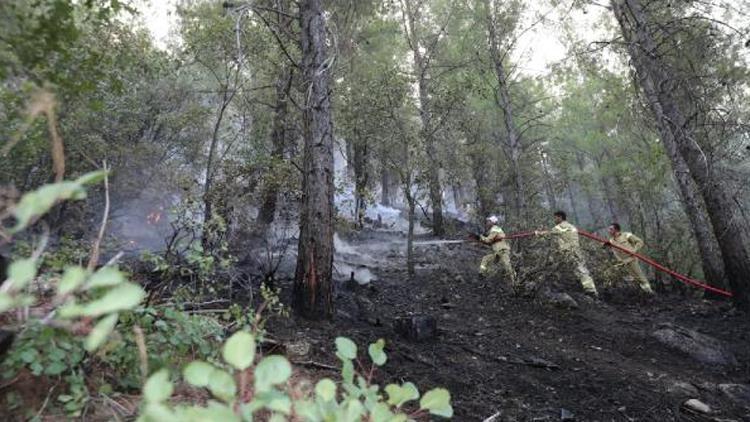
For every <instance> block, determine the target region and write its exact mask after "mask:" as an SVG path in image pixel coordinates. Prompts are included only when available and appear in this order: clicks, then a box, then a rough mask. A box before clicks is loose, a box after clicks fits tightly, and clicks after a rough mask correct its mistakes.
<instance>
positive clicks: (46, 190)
mask: <svg viewBox="0 0 750 422" xmlns="http://www.w3.org/2000/svg"><path fill="white" fill-rule="evenodd" d="M85 197H86V191H85V190H84V189H83V188H82V187H81V185H79V184H77V183H75V182H61V183H54V184H49V185H44V186H42V187H41V188H39V189H37V190H35V191H32V192H29V193H27V194H25V195H24V196H23V197H21V200H20V201H19V202H18V205H16V207H15V209H14V210H13V216H14V217H15V218H16V225H15V226H14V227H13V228H12V229H11V230H10V231H11V233H18V232H19V231H21V230H23V229H24V228H26V226H28V225H29V223H31V221H32V220H33V219H34V218H36V217H38V216H41V215H43V214H46V213H47V212H48V211H49V210H50V208H52V206H53V205H55V204H56V203H57V202H58V201H63V200H66V199H83V198H85Z"/></svg>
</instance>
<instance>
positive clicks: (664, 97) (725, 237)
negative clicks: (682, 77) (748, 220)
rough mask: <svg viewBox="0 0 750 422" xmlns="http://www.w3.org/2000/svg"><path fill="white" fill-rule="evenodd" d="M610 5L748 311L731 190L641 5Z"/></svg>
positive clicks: (632, 1)
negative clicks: (698, 135)
mask: <svg viewBox="0 0 750 422" xmlns="http://www.w3.org/2000/svg"><path fill="white" fill-rule="evenodd" d="M611 4H612V9H613V11H614V14H615V17H616V18H617V20H618V22H619V24H620V28H621V30H622V34H623V37H624V38H625V40H626V41H627V42H628V50H629V53H630V57H631V59H632V61H633V66H634V67H635V69H636V73H637V75H638V81H639V83H640V86H641V88H642V89H643V92H644V94H645V97H646V100H647V102H648V104H649V106H650V108H651V111H652V112H653V114H654V117H655V118H656V121H657V125H658V128H659V133H660V136H661V140H662V143H663V144H664V146H665V148H666V150H667V154H668V155H669V156H670V159H671V160H672V164H673V168H676V162H677V157H678V156H679V157H682V159H684V162H685V165H686V167H687V170H688V171H689V172H690V175H691V176H692V178H693V180H694V181H695V184H696V186H697V188H698V190H699V192H700V194H701V195H702V197H703V200H704V203H705V206H706V211H707V213H708V216H709V219H710V221H711V223H712V225H713V230H714V233H715V235H716V238H717V240H718V242H719V247H720V249H721V256H722V260H723V261H724V268H725V274H726V277H727V279H728V282H729V285H730V286H731V288H732V290H733V293H734V300H735V303H737V305H738V306H740V307H742V308H745V309H748V308H750V289H748V283H747V276H748V274H750V252H749V251H748V248H747V245H746V244H745V242H744V236H742V233H743V231H742V230H743V229H742V227H741V226H740V225H739V223H738V219H736V218H735V205H734V204H733V202H732V196H731V193H730V192H729V191H728V186H727V185H726V184H723V183H722V182H721V178H720V175H719V174H718V173H717V172H716V170H715V169H714V168H713V166H712V163H711V162H709V161H708V160H707V158H706V156H705V155H704V154H703V152H702V150H701V147H700V145H698V143H697V141H696V140H695V138H694V133H693V131H692V130H691V128H690V123H689V122H688V121H687V120H686V118H685V115H684V113H683V111H682V109H681V105H680V104H679V103H678V101H677V100H676V98H675V97H674V96H673V92H672V91H673V89H674V84H673V82H674V81H673V79H672V78H670V77H669V72H668V71H667V70H666V69H665V63H664V61H663V60H662V59H661V58H660V57H659V56H658V51H657V46H656V41H655V40H654V38H653V37H652V35H651V33H650V32H649V22H648V19H649V18H650V17H649V16H648V15H647V13H646V11H645V10H644V9H643V7H642V5H641V4H640V1H638V0H612V1H611Z"/></svg>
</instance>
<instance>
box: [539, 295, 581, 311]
mask: <svg viewBox="0 0 750 422" xmlns="http://www.w3.org/2000/svg"><path fill="white" fill-rule="evenodd" d="M544 300H545V301H546V302H547V303H549V304H550V305H553V306H556V307H558V308H563V309H578V302H576V301H575V299H573V298H572V297H571V296H570V295H569V294H567V293H562V292H546V293H545V294H544Z"/></svg>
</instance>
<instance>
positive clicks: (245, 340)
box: [222, 331, 255, 371]
mask: <svg viewBox="0 0 750 422" xmlns="http://www.w3.org/2000/svg"><path fill="white" fill-rule="evenodd" d="M222 356H224V360H225V361H226V362H227V363H228V364H230V365H232V366H233V367H235V368H236V369H239V370H240V371H243V370H245V369H247V368H249V367H250V365H252V364H253V359H254V358H255V337H254V336H253V335H252V334H250V333H248V332H247V331H238V332H236V333H234V334H233V335H232V336H231V337H229V340H227V341H226V343H224V348H223V349H222Z"/></svg>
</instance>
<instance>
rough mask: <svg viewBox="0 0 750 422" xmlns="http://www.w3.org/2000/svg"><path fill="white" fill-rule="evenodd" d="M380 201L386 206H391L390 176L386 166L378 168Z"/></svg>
mask: <svg viewBox="0 0 750 422" xmlns="http://www.w3.org/2000/svg"><path fill="white" fill-rule="evenodd" d="M380 203H381V204H383V205H385V206H386V207H390V206H391V178H390V175H389V174H388V168H387V167H386V166H383V168H382V169H381V170H380Z"/></svg>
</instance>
